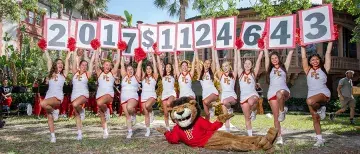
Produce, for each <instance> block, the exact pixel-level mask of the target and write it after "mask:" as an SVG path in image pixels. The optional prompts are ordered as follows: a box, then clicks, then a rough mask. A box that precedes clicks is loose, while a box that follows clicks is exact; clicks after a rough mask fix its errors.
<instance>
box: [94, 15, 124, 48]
mask: <svg viewBox="0 0 360 154" xmlns="http://www.w3.org/2000/svg"><path fill="white" fill-rule="evenodd" d="M119 28H120V22H119V21H116V20H108V19H100V40H99V41H100V44H101V47H103V48H112V49H117V43H118V41H119V35H118V34H119V30H120V29H119Z"/></svg>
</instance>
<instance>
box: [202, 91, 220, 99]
mask: <svg viewBox="0 0 360 154" xmlns="http://www.w3.org/2000/svg"><path fill="white" fill-rule="evenodd" d="M211 95H215V96H217V97H219V94H215V93H211V94H210V95H209V96H208V97H210V96H211ZM208 97H206V98H208ZM206 98H203V99H202V100H205V99H206Z"/></svg>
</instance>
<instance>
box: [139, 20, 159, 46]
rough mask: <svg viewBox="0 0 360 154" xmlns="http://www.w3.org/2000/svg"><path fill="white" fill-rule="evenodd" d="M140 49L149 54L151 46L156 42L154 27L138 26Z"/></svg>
mask: <svg viewBox="0 0 360 154" xmlns="http://www.w3.org/2000/svg"><path fill="white" fill-rule="evenodd" d="M139 30H140V34H141V37H140V42H141V44H140V45H141V48H143V49H144V51H146V52H149V51H150V49H151V48H152V46H153V44H154V43H155V42H156V40H157V34H158V33H157V26H156V25H139Z"/></svg>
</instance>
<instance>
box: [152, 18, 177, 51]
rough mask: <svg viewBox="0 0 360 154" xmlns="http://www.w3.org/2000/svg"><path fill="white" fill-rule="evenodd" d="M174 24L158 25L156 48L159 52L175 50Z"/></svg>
mask: <svg viewBox="0 0 360 154" xmlns="http://www.w3.org/2000/svg"><path fill="white" fill-rule="evenodd" d="M175 34H176V25H175V24H173V25H170V24H169V25H159V26H158V41H157V42H158V50H159V51H160V52H173V51H174V50H175V43H176V42H175V38H176V35H175Z"/></svg>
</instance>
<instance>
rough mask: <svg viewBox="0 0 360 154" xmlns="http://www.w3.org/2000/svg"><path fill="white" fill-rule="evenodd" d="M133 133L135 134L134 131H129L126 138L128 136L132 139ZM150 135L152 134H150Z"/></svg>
mask: <svg viewBox="0 0 360 154" xmlns="http://www.w3.org/2000/svg"><path fill="white" fill-rule="evenodd" d="M132 135H133V132H128V134H127V136H126V138H127V139H130V138H131V137H132ZM149 135H150V134H149Z"/></svg>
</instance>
